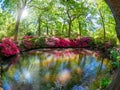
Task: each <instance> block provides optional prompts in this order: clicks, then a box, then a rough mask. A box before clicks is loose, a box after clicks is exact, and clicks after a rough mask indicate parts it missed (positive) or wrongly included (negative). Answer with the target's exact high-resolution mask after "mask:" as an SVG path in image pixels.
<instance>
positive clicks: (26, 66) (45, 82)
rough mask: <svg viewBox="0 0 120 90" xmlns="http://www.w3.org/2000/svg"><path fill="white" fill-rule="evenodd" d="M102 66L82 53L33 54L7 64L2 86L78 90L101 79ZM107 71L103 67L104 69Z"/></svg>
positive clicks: (7, 89) (10, 89)
mask: <svg viewBox="0 0 120 90" xmlns="http://www.w3.org/2000/svg"><path fill="white" fill-rule="evenodd" d="M7 61H8V60H7ZM100 65H101V61H100V60H96V58H95V57H94V56H93V55H92V54H91V55H87V53H86V54H82V53H81V52H80V51H79V50H74V49H64V50H49V51H47V50H46V51H45V50H40V51H31V52H27V53H23V54H22V55H21V56H20V55H18V56H16V57H14V58H12V60H10V61H9V63H8V62H7V64H6V63H3V66H2V67H3V73H2V87H3V88H4V90H71V89H72V90H76V89H74V88H76V87H77V86H76V85H83V84H85V83H88V82H89V81H90V80H92V79H94V78H95V77H96V76H97V72H98V70H99V66H100ZM105 69H106V66H105V65H104V64H103V65H102V68H101V70H102V71H104V70H105ZM79 88H82V87H81V86H79Z"/></svg>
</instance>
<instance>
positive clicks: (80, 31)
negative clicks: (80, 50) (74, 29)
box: [78, 21, 82, 37]
mask: <svg viewBox="0 0 120 90" xmlns="http://www.w3.org/2000/svg"><path fill="white" fill-rule="evenodd" d="M78 25H79V35H80V37H81V36H82V30H81V29H82V28H81V24H80V21H78Z"/></svg>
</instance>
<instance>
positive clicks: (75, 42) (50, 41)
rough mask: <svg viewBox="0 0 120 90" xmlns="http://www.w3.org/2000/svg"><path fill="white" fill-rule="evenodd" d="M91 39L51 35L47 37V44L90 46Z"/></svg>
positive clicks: (50, 45) (55, 45)
mask: <svg viewBox="0 0 120 90" xmlns="http://www.w3.org/2000/svg"><path fill="white" fill-rule="evenodd" d="M90 41H91V38H90V37H83V38H77V39H73V40H72V39H69V38H60V37H51V38H47V40H46V45H47V46H49V47H82V48H85V47H88V46H89V43H90Z"/></svg>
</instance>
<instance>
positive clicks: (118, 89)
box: [106, 67, 120, 90]
mask: <svg viewBox="0 0 120 90" xmlns="http://www.w3.org/2000/svg"><path fill="white" fill-rule="evenodd" d="M106 90H120V67H119V68H118V71H117V73H116V74H115V76H114V79H113V81H112V83H111V84H110V85H109V86H108V87H107V88H106Z"/></svg>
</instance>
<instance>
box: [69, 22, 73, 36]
mask: <svg viewBox="0 0 120 90" xmlns="http://www.w3.org/2000/svg"><path fill="white" fill-rule="evenodd" d="M71 25H72V22H71V21H70V22H69V27H68V37H70V36H71Z"/></svg>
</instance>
